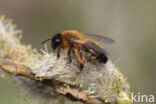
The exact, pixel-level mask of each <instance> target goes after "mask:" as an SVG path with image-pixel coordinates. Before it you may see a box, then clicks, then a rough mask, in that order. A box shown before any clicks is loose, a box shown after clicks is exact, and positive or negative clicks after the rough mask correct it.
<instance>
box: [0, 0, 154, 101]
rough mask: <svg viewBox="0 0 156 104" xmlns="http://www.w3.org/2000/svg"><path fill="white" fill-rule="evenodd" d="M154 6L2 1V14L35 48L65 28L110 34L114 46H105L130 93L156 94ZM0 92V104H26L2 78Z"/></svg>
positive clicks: (143, 2)
mask: <svg viewBox="0 0 156 104" xmlns="http://www.w3.org/2000/svg"><path fill="white" fill-rule="evenodd" d="M155 5H156V1H155V0H115V1H114V0H98V1H95V0H85V1H84V0H78V1H73V0H65V1H61V0H47V1H41V0H39V1H35V0H34V1H31V0H11V1H10V0H1V1H0V13H1V14H5V15H6V16H7V17H10V18H13V20H14V21H15V23H17V24H18V26H19V27H20V28H21V29H22V30H23V31H24V38H23V41H24V42H25V43H26V44H29V43H31V44H33V47H37V48H40V47H41V45H40V42H41V41H42V40H44V39H46V38H47V37H51V36H52V35H53V34H54V33H57V32H60V31H63V30H66V29H74V30H78V31H81V32H84V33H96V34H101V35H103V34H104V35H107V36H108V35H109V37H112V38H113V39H115V40H116V44H115V45H112V46H106V47H107V49H108V51H109V52H110V54H111V58H112V59H113V60H114V62H117V64H118V66H119V67H120V69H121V71H122V72H123V73H124V75H126V76H127V77H128V81H129V82H130V84H131V86H132V91H134V92H135V93H138V92H140V93H142V94H155V95H156V89H155V88H156V83H155V78H156V77H155V73H156V70H155V62H156V55H155V53H156V48H155V45H156V41H155V39H156V35H155V34H156V30H155V28H156V12H155V11H156V6H155ZM49 50H50V48H49ZM0 91H1V93H0V101H1V103H2V104H10V103H12V104H27V103H26V102H25V101H23V100H24V98H25V96H23V95H24V94H19V91H18V89H17V88H14V87H13V82H10V81H9V82H8V80H3V79H0ZM21 93H22V92H21ZM17 96H22V97H21V98H18V97H17ZM8 98H9V100H8ZM22 101H23V102H25V103H23V102H22Z"/></svg>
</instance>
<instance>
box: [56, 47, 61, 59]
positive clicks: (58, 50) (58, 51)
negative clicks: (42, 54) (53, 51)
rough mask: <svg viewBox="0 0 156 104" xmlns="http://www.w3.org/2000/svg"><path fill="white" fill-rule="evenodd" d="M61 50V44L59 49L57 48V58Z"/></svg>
mask: <svg viewBox="0 0 156 104" xmlns="http://www.w3.org/2000/svg"><path fill="white" fill-rule="evenodd" d="M60 51H61V46H60V47H58V49H57V58H60Z"/></svg>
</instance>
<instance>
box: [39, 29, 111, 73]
mask: <svg viewBox="0 0 156 104" xmlns="http://www.w3.org/2000/svg"><path fill="white" fill-rule="evenodd" d="M92 38H94V39H98V41H102V42H103V43H114V40H113V39H111V38H108V37H105V36H98V35H91V34H83V33H80V32H78V31H74V30H66V31H63V32H61V33H57V34H55V35H54V36H53V37H52V38H50V39H46V40H44V41H43V42H42V43H41V44H44V43H45V42H47V41H49V40H51V47H52V49H53V50H56V49H57V57H58V58H59V57H60V52H61V50H64V51H65V52H67V54H68V58H69V62H70V63H71V62H72V53H73V54H75V56H76V57H77V60H78V62H79V63H80V72H81V71H82V69H83V67H84V53H88V56H90V57H91V58H94V59H95V60H97V61H98V62H100V63H104V64H105V63H106V62H107V61H108V56H107V52H106V50H105V49H104V48H103V46H102V45H101V44H100V43H98V42H96V41H95V40H94V39H92ZM66 50H67V51H66Z"/></svg>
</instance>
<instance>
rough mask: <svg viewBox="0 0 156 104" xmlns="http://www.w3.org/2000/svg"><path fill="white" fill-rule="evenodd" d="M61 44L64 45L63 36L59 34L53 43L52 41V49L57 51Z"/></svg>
mask: <svg viewBox="0 0 156 104" xmlns="http://www.w3.org/2000/svg"><path fill="white" fill-rule="evenodd" d="M61 43H62V40H61V34H60V33H58V34H56V35H54V36H53V38H52V41H51V47H52V48H53V50H55V49H56V48H58V47H59V46H60V45H61Z"/></svg>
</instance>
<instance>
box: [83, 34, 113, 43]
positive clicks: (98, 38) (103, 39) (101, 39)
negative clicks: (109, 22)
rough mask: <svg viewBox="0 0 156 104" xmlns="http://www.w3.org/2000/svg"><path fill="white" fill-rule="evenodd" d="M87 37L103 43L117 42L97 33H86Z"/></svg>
mask: <svg viewBox="0 0 156 104" xmlns="http://www.w3.org/2000/svg"><path fill="white" fill-rule="evenodd" d="M85 35H86V36H87V37H89V38H91V39H93V40H95V41H97V42H99V43H101V44H105V43H107V44H112V43H115V41H114V40H113V39H111V38H109V37H107V36H101V35H96V34H85Z"/></svg>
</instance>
